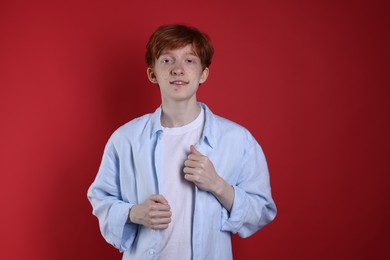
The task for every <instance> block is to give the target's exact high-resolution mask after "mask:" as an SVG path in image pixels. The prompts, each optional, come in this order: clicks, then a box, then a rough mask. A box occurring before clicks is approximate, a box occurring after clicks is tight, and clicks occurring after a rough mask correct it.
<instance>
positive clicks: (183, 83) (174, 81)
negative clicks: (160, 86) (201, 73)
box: [169, 80, 189, 86]
mask: <svg viewBox="0 0 390 260" xmlns="http://www.w3.org/2000/svg"><path fill="white" fill-rule="evenodd" d="M188 83H189V82H188V81H184V80H173V81H169V84H171V85H176V86H184V85H187V84H188Z"/></svg>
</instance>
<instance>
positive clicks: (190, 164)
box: [184, 160, 199, 168]
mask: <svg viewBox="0 0 390 260" xmlns="http://www.w3.org/2000/svg"><path fill="white" fill-rule="evenodd" d="M198 164H199V163H198V162H196V161H194V160H185V161H184V166H186V167H191V168H195V167H198Z"/></svg>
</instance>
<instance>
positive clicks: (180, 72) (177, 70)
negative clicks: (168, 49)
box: [171, 63, 184, 76]
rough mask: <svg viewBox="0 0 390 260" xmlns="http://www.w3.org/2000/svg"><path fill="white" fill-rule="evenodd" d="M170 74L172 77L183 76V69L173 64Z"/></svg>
mask: <svg viewBox="0 0 390 260" xmlns="http://www.w3.org/2000/svg"><path fill="white" fill-rule="evenodd" d="M171 74H172V75H175V76H176V75H183V74H184V69H183V66H182V65H180V64H177V63H176V64H175V65H174V66H173V68H172V71H171Z"/></svg>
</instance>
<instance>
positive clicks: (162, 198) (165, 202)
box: [149, 194, 168, 205]
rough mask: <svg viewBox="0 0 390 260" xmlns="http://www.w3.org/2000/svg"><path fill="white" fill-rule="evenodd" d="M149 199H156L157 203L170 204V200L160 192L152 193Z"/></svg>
mask: <svg viewBox="0 0 390 260" xmlns="http://www.w3.org/2000/svg"><path fill="white" fill-rule="evenodd" d="M149 199H151V200H152V201H154V202H156V203H161V204H165V205H168V201H167V200H166V199H165V198H164V196H163V195H160V194H157V195H152V196H150V197H149Z"/></svg>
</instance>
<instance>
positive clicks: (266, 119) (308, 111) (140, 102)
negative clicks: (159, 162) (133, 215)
mask: <svg viewBox="0 0 390 260" xmlns="http://www.w3.org/2000/svg"><path fill="white" fill-rule="evenodd" d="M134 2H135V1H103V0H102V1H73V0H72V1H8V2H7V1H2V2H1V4H0V73H1V74H0V87H1V88H0V108H1V110H0V116H1V117H0V118H1V128H0V131H1V132H0V144H1V146H0V160H1V162H0V163H1V167H2V169H1V189H0V197H1V214H0V225H1V226H0V228H1V229H0V230H1V232H0V236H1V250H0V259H43V260H44V259H61V260H65V259H66V260H68V259H120V257H121V256H120V254H119V253H118V252H117V251H116V250H115V249H114V248H113V247H111V246H110V245H108V244H106V242H105V241H104V240H103V238H102V237H101V235H100V233H99V230H98V225H97V221H96V219H95V218H94V217H93V216H92V215H91V206H90V204H89V202H88V201H87V198H86V191H87V188H88V187H89V185H90V184H91V182H92V181H93V179H94V177H95V174H96V171H97V169H98V166H99V163H100V159H101V155H102V152H103V148H104V145H105V143H106V141H107V138H108V137H109V136H110V134H111V133H112V131H114V129H116V128H117V127H119V126H120V125H122V124H123V123H125V122H127V121H129V120H131V119H132V118H134V117H136V116H139V115H142V114H145V113H148V112H151V111H154V109H155V108H156V107H157V106H158V105H159V102H160V101H159V93H158V91H157V89H156V87H155V86H153V85H151V84H150V83H149V82H148V81H147V78H146V65H145V62H144V47H145V44H146V42H147V40H148V37H149V35H150V34H151V32H152V31H153V30H154V29H155V28H156V27H157V26H159V25H161V24H166V23H176V22H180V23H188V24H191V25H194V26H197V27H199V28H200V29H202V30H204V31H206V32H207V33H208V34H209V35H210V36H211V38H212V40H213V43H214V45H215V48H216V54H215V59H214V61H213V64H212V65H211V68H210V69H211V74H210V77H209V79H208V81H207V83H206V84H204V85H202V86H201V88H200V90H199V100H201V101H203V102H206V103H207V104H208V105H209V106H210V108H211V109H212V110H213V111H214V112H215V113H217V114H219V115H222V116H224V117H227V118H230V119H232V120H234V121H236V122H238V123H240V124H242V125H244V126H245V127H247V128H248V129H249V130H250V131H251V132H252V133H253V135H254V136H255V137H256V138H257V139H258V141H259V142H260V143H261V145H262V147H263V148H264V150H265V153H266V156H267V159H268V163H269V169H270V172H271V183H272V190H273V195H274V198H275V201H276V204H277V206H278V210H279V212H278V216H277V218H276V220H275V221H274V222H273V223H272V224H270V225H269V226H267V227H265V228H264V229H263V230H262V231H260V232H258V233H256V234H255V235H254V236H252V237H250V238H248V239H240V238H238V237H236V236H234V240H233V243H234V245H233V246H234V257H235V259H389V258H390V252H389V249H388V246H389V242H390V241H389V231H390V228H389V219H390V209H389V198H390V196H389V195H390V194H389V193H390V191H389V181H390V178H389V176H388V174H389V172H390V171H389V167H388V165H387V161H388V156H389V147H390V145H389V136H388V134H389V130H390V129H389V128H390V124H389V94H390V93H389V60H390V59H389V58H390V57H389V46H390V42H389V38H390V37H389V11H390V9H389V4H388V1H368V0H367V1H325V0H323V1H302V0H298V1H255V0H254V1H246V0H242V1H218V2H217V1H215V2H213V1H202V0H200V1H191V2H183V1H177V0H172V1H169V2H167V1H143V2H142V3H141V1H139V3H134Z"/></svg>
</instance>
